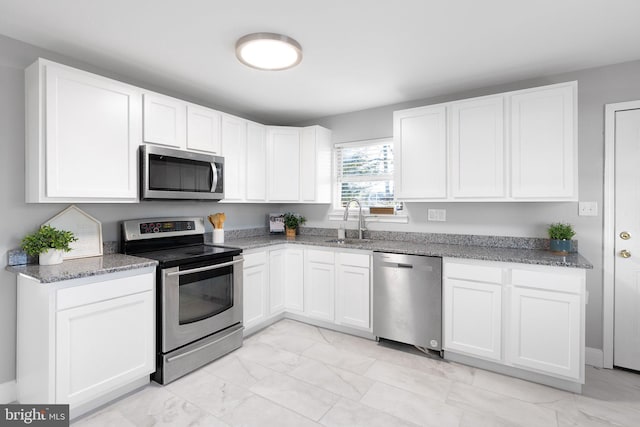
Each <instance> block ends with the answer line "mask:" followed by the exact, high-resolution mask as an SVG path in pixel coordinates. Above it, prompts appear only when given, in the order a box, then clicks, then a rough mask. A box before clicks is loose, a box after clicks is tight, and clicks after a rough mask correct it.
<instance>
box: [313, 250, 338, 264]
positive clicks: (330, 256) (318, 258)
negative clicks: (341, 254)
mask: <svg viewBox="0 0 640 427" xmlns="http://www.w3.org/2000/svg"><path fill="white" fill-rule="evenodd" d="M334 259H335V254H334V253H333V252H329V251H316V250H313V249H307V260H308V261H310V262H318V263H321V264H333V262H334Z"/></svg>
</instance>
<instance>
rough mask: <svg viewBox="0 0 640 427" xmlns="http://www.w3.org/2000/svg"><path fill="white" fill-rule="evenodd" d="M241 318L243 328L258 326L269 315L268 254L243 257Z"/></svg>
mask: <svg viewBox="0 0 640 427" xmlns="http://www.w3.org/2000/svg"><path fill="white" fill-rule="evenodd" d="M242 285H243V289H242V291H243V292H242V300H243V305H242V317H243V323H244V327H245V328H250V327H252V326H254V325H257V324H260V323H261V322H262V321H263V320H264V319H266V317H267V315H268V313H269V305H268V302H269V299H268V293H269V258H268V252H267V251H263V252H257V253H251V254H245V255H244V269H243V280H242Z"/></svg>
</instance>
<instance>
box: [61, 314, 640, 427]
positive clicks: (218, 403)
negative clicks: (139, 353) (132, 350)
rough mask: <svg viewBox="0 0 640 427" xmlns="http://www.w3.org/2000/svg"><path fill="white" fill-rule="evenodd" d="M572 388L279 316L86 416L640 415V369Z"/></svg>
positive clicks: (527, 421)
mask: <svg viewBox="0 0 640 427" xmlns="http://www.w3.org/2000/svg"><path fill="white" fill-rule="evenodd" d="M586 377H587V381H586V385H585V387H584V392H583V394H582V395H576V394H572V393H568V392H564V391H560V390H556V389H553V388H549V387H545V386H542V385H539V384H534V383H529V382H526V381H522V380H518V379H514V378H510V377H506V376H502V375H498V374H494V373H491V372H488V371H484V370H481V369H475V368H470V367H467V366H464V365H459V364H456V363H449V362H446V361H441V360H435V359H433V358H429V357H426V356H424V355H422V354H420V353H418V352H417V351H415V350H413V349H412V348H411V347H408V346H399V345H394V344H392V343H391V344H390V343H376V342H375V341H370V340H366V339H362V338H357V337H353V336H351V335H345V334H341V333H338V332H334V331H329V330H326V329H322V328H317V327H314V326H310V325H306V324H303V323H299V322H295V321H292V320H282V321H280V322H278V323H276V324H274V325H272V326H270V327H268V328H267V329H265V330H263V331H261V332H259V333H257V334H255V335H253V336H251V337H249V338H248V339H246V340H245V343H244V345H243V347H242V348H240V349H238V350H236V351H234V352H233V353H231V354H229V355H227V356H225V357H223V358H221V359H219V360H217V361H214V362H212V363H210V364H209V365H207V366H205V367H203V368H201V369H199V370H197V371H195V372H193V373H191V374H189V375H187V376H185V377H183V378H181V379H179V380H177V381H175V382H173V383H171V384H169V385H167V386H164V387H162V386H160V385H158V384H155V383H152V384H151V385H149V386H147V387H146V388H144V389H143V390H141V391H138V392H136V393H134V394H131V395H129V396H127V397H125V398H123V399H121V400H119V401H117V402H115V403H113V404H111V405H109V406H106V407H104V408H102V409H100V410H99V411H97V412H95V413H93V414H90V415H88V416H85V417H83V418H80V419H78V420H77V421H75V422H74V423H72V424H73V425H74V426H76V427H89V426H114V427H115V426H117V427H123V426H175V427H181V426H267V427H268V426H277V427H287V426H295V427H305V426H349V427H352V426H367V427H376V426H383V427H396V426H397V427H402V426H445V427H446V426H470V427H476V426H478V427H481V426H532V427H546V426H554V427H555V426H557V427H565V426H581V427H582V426H640V375H637V374H633V373H629V372H624V371H619V370H613V371H612V370H606V369H596V368H592V367H587V369H586Z"/></svg>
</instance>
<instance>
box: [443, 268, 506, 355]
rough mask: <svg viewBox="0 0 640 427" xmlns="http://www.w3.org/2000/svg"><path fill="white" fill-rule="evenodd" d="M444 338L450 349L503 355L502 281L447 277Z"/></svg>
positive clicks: (470, 352) (476, 353)
mask: <svg viewBox="0 0 640 427" xmlns="http://www.w3.org/2000/svg"><path fill="white" fill-rule="evenodd" d="M443 291H444V313H445V319H444V328H443V329H444V340H445V346H446V348H447V349H448V350H455V351H461V352H463V353H467V354H471V355H474V356H480V357H484V358H487V359H493V360H500V359H501V358H502V347H501V339H500V338H501V333H502V308H501V307H502V285H501V284H499V283H498V284H494V283H481V282H473V281H467V280H457V279H450V278H447V280H446V281H445V286H444V290H443Z"/></svg>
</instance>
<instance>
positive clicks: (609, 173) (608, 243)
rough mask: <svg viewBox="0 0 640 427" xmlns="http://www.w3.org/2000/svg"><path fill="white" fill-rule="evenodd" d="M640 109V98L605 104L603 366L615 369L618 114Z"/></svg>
mask: <svg viewBox="0 0 640 427" xmlns="http://www.w3.org/2000/svg"><path fill="white" fill-rule="evenodd" d="M635 109H640V100H638V101H628V102H618V103H615V104H605V117H604V131H605V133H604V203H603V204H604V207H603V217H604V218H603V221H604V224H603V235H602V243H603V255H602V275H603V277H602V287H603V289H602V335H603V336H602V352H603V366H604V367H605V368H609V369H613V338H614V330H613V327H614V297H615V295H614V291H615V257H616V254H615V236H614V233H615V231H616V230H615V224H616V223H615V172H616V165H615V145H616V132H615V126H616V113H617V112H618V111H624V110H635Z"/></svg>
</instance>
